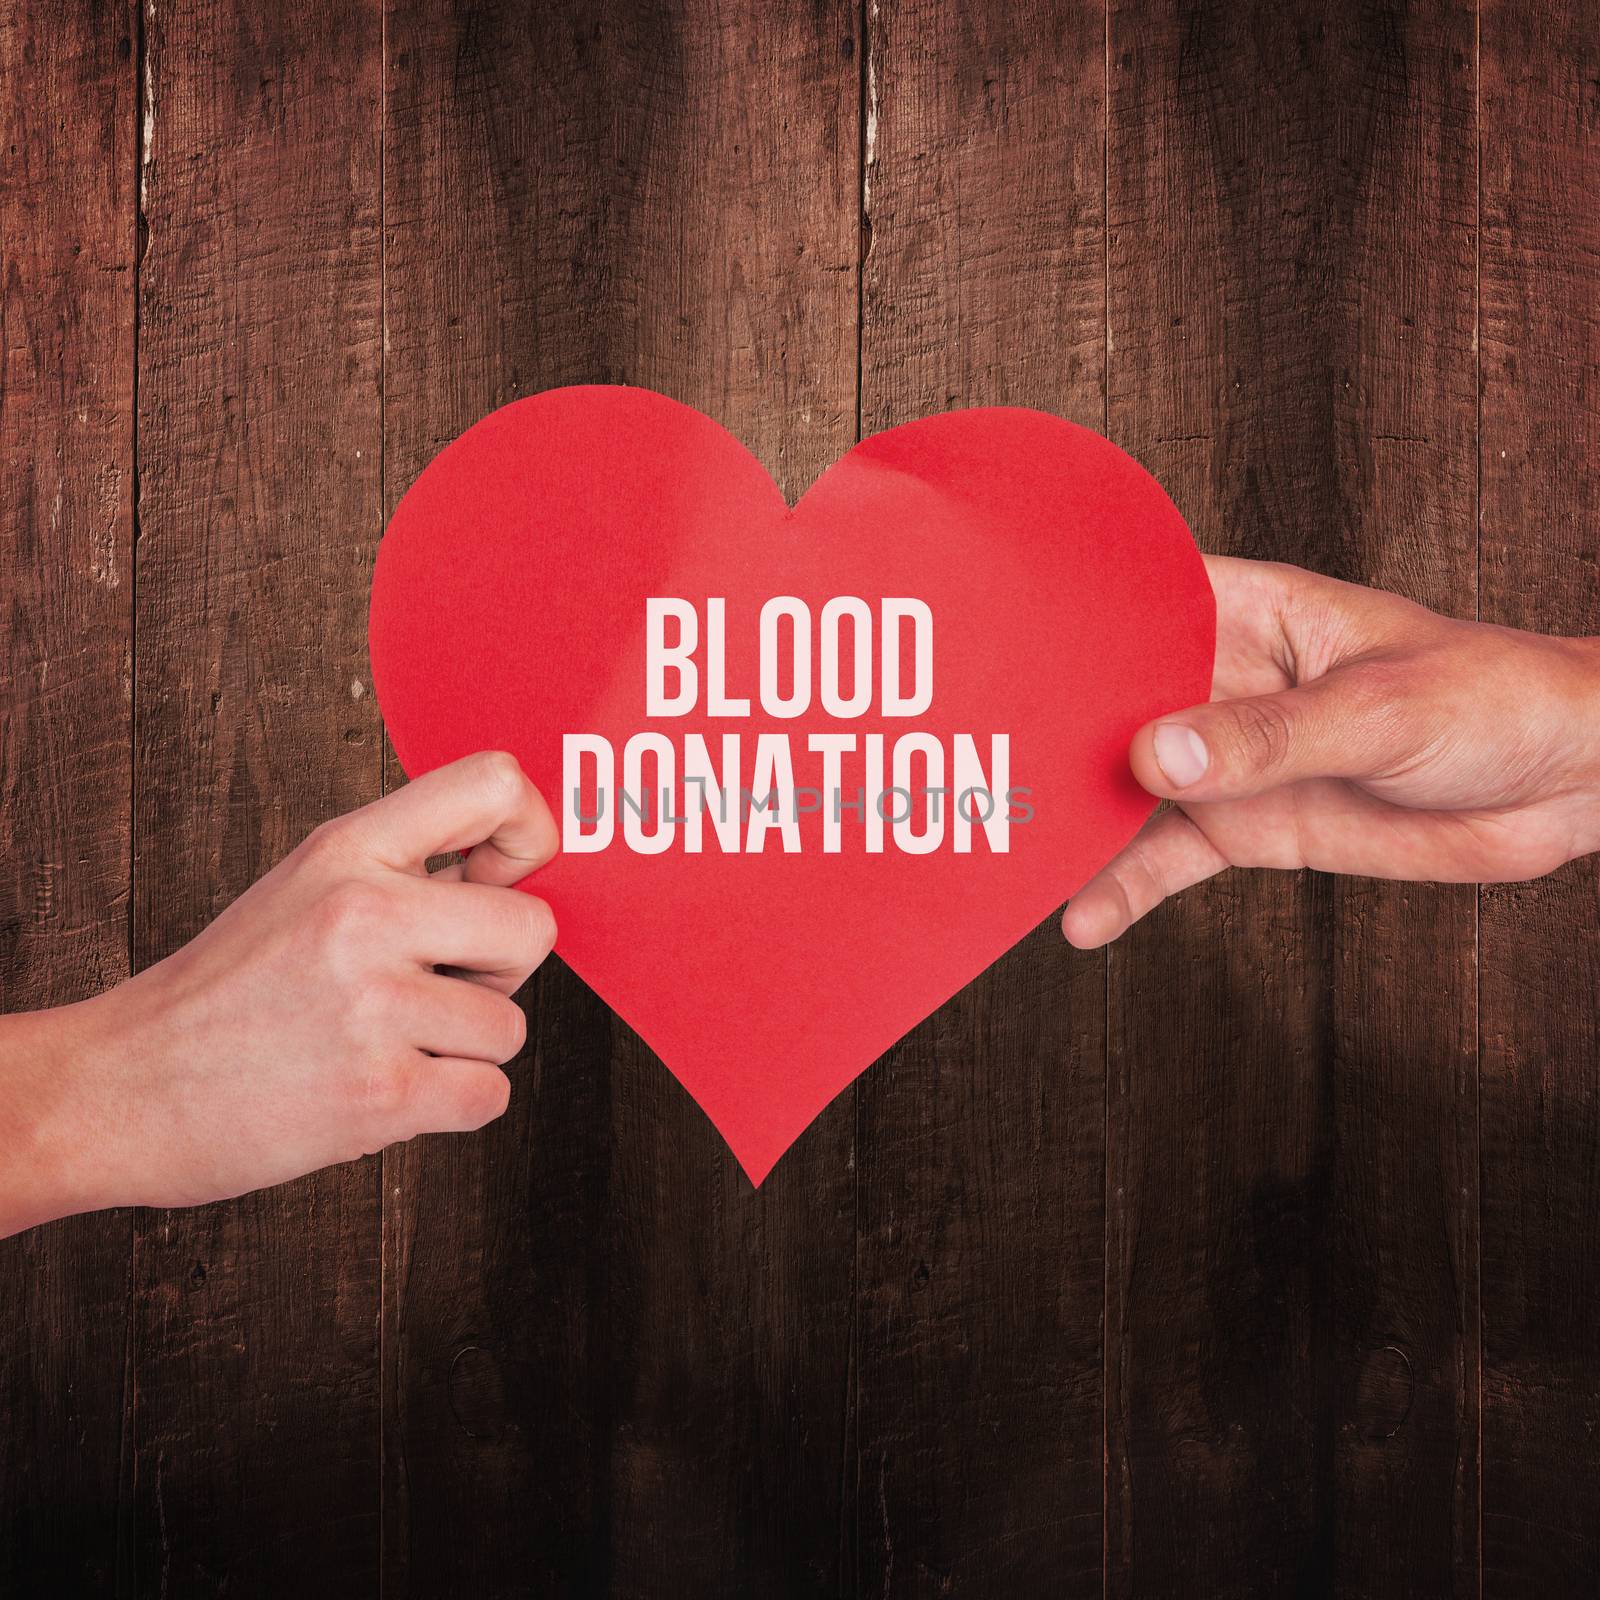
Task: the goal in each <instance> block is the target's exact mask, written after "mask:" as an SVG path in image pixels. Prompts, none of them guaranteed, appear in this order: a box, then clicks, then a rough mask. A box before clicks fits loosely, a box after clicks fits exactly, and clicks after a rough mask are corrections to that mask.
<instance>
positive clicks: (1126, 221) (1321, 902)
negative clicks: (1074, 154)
mask: <svg viewBox="0 0 1600 1600" xmlns="http://www.w3.org/2000/svg"><path fill="white" fill-rule="evenodd" d="M1108 69H1109V72H1110V77H1111V91H1110V92H1111V121H1110V133H1109V159H1108V169H1107V170H1108V186H1109V200H1108V212H1109V225H1108V226H1109V263H1108V264H1109V274H1108V282H1109V298H1110V325H1109V334H1108V340H1109V345H1110V350H1111V358H1110V404H1109V418H1110V431H1111V434H1112V437H1113V438H1116V439H1117V440H1118V441H1119V442H1121V443H1123V444H1124V445H1127V446H1128V447H1130V448H1132V449H1133V450H1134V451H1135V452H1136V453H1137V454H1138V455H1139V456H1140V458H1141V459H1142V460H1143V461H1144V462H1145V464H1146V465H1147V466H1149V467H1150V468H1151V470H1152V471H1154V472H1155V473H1156V474H1157V476H1158V477H1160V478H1161V479H1162V481H1163V482H1164V483H1165V484H1166V486H1167V488H1168V489H1169V490H1170V491H1171V492H1172V494H1173V495H1174V497H1175V498H1176V500H1177V502H1178V504H1179V505H1180V506H1181V507H1183V509H1184V510H1185V512H1186V513H1187V514H1188V516H1189V518H1190V520H1191V523H1192V525H1193V526H1194V528H1195V531H1196V533H1197V535H1198V537H1199V539H1200V541H1201V543H1202V545H1203V546H1204V547H1205V548H1207V549H1210V550H1218V551H1227V552H1230V553H1233V554H1238V555H1246V556H1254V557H1272V558H1277V559H1286V560H1291V561H1296V562H1299V563H1302V564H1304V565H1308V566H1312V567H1316V568H1318V569H1320V570H1323V571H1327V572H1332V573H1334V574H1336V575H1338V576H1342V577H1346V578H1351V579H1356V580H1359V581H1365V582H1371V583H1377V584H1381V585H1383V586H1386V587H1389V588H1394V589H1398V590H1401V591H1402V592H1405V593H1407V594H1410V595H1411V596H1413V597H1414V598H1417V599H1419V600H1422V601H1424V602H1426V603H1429V604H1432V605H1435V606H1439V607H1442V608H1444V609H1446V610H1453V611H1456V612H1458V613H1461V614H1466V615H1470V614H1471V613H1472V609H1473V604H1474V565H1475V552H1474V509H1475V507H1474V427H1475V406H1474V356H1473V333H1474V247H1473V230H1474V218H1475V146H1474V98H1475V84H1474V19H1473V16H1472V13H1471V11H1470V10H1469V9H1467V8H1466V7H1464V6H1462V5H1458V4H1455V3H1452V0H1429V3H1426V4H1423V5H1420V6H1410V7H1402V6H1392V5H1388V4H1384V3H1376V4H1364V5H1360V6H1356V7H1351V8H1323V7H1319V6H1314V5H1310V4H1305V5H1287V6H1283V5H1277V4H1266V3H1262V4H1251V5H1244V6H1229V5H1223V4H1220V3H1201V4H1196V5H1179V4H1173V3H1169V0H1116V3H1114V4H1113V7H1112V13H1111V27H1110V49H1109V52H1108ZM1473 960H1474V901H1473V895H1472V891H1471V890H1470V889H1466V888H1459V887H1456V888H1429V887H1423V886H1397V885H1382V884H1372V883H1357V882H1345V881H1335V880H1327V879H1315V878H1309V877H1300V878H1282V877H1276V878H1269V877H1266V876H1258V877H1252V878H1244V877H1228V878H1224V879H1223V880H1221V881H1219V882H1218V883H1216V884H1215V885H1213V886H1210V887H1208V888H1206V889H1204V890H1201V891H1199V892H1195V893H1191V894H1190V895H1188V896H1185V897H1184V898H1183V899H1182V900H1181V901H1179V902H1178V903H1175V904H1171V905H1169V906H1167V907H1166V908H1164V909H1163V910H1162V911H1161V912H1159V913H1158V914H1156V915H1155V916H1153V917H1152V918H1150V919H1149V922H1148V923H1147V924H1146V925H1145V926H1143V927H1141V928H1140V929H1138V930H1137V931H1136V932H1135V933H1134V934H1133V935H1131V936H1130V937H1129V939H1128V940H1126V941H1125V942H1124V944H1123V945H1121V946H1119V947H1118V948H1117V950H1116V952H1115V954H1114V955H1113V957H1112V966H1111V976H1112V1016H1111V1041H1112V1044H1111V1081H1110V1103H1111V1124H1110V1129H1111V1131H1110V1139H1109V1149H1108V1161H1109V1165H1110V1186H1109V1192H1110V1194H1111V1195H1112V1196H1113V1204H1112V1214H1111V1218H1110V1244H1109V1248H1108V1255H1109V1257H1110V1263H1109V1268H1108V1274H1107V1286H1108V1315H1107V1321H1108V1328H1107V1343H1108V1391H1107V1392H1108V1406H1107V1410H1108V1418H1107V1431H1108V1474H1109V1482H1108V1501H1107V1520H1108V1544H1109V1549H1108V1588H1109V1591H1110V1592H1111V1593H1113V1594H1119V1595H1132V1594H1135V1593H1137V1594H1140V1595H1164V1594H1173V1595H1180V1594H1181V1595H1186V1596H1187V1595H1191V1594H1195V1593H1206V1594H1212V1595H1219V1596H1223V1595H1242V1594H1253V1593H1279V1592H1289V1591H1291V1590H1293V1591H1294V1592H1297V1593H1302V1594H1335V1593H1341V1594H1342V1593H1348V1594H1371V1593H1386V1592H1394V1591H1395V1588H1396V1586H1399V1585H1404V1586H1405V1587H1406V1588H1407V1590H1408V1592H1411V1591H1415V1592H1426V1593H1429V1594H1449V1593H1460V1594H1468V1593H1472V1592H1474V1591H1475V1587H1476V1570H1475V1563H1476V1524H1475V1509H1476V1494H1477V1482H1476V1477H1477V1462H1476V1429H1477V1417H1476V1393H1477V1358H1478V1352H1477V1342H1476V1336H1475V1334H1476V1321H1477V1308H1476V1286H1475V1279H1476V1237H1475V1216H1476V1191H1475V1182H1476V1130H1475V1099H1474V1096H1475V1084H1474V1075H1473V1067H1474V1035H1473V1015H1474V1002H1475V996H1474V989H1473V983H1474V975H1473Z"/></svg>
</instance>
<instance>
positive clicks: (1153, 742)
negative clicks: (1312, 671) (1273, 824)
mask: <svg viewBox="0 0 1600 1600" xmlns="http://www.w3.org/2000/svg"><path fill="white" fill-rule="evenodd" d="M1395 710H1396V708H1395V707H1394V706H1393V705H1390V706H1387V707H1386V706H1383V705H1380V704H1378V703H1377V702H1376V701H1375V700H1374V699H1373V697H1372V696H1371V695H1370V694H1366V693H1364V692H1363V691H1362V689H1361V684H1360V678H1359V675H1358V674H1355V673H1350V672H1340V671H1335V672H1331V673H1329V674H1328V675H1327V676H1326V677H1322V678H1319V679H1317V680H1316V682H1314V683H1310V684H1307V685H1305V686H1304V687H1302V688H1298V689H1285V690H1283V691H1281V692H1280V693H1277V694H1260V695H1251V696H1248V697H1246V698H1243V699H1238V700H1217V701H1214V702H1212V703H1211V704H1210V705H1203V706H1191V707H1190V708H1189V709H1188V710H1187V711H1175V712H1173V713H1172V714H1171V715H1170V716H1166V717H1161V718H1159V719H1158V720H1156V721H1155V722H1151V723H1147V724H1146V725H1145V726H1144V727H1143V728H1141V729H1140V730H1139V731H1138V733H1136V734H1135V735H1134V738H1133V744H1132V747H1131V748H1130V750H1129V752H1128V759H1129V762H1130V764H1131V765H1132V767H1133V773H1134V776H1135V777H1136V778H1137V779H1138V780H1139V782H1140V783H1142V784H1143V785H1144V787H1145V788H1146V789H1148V790H1149V791H1150V793H1151V794H1154V795H1160V796H1161V797H1162V798H1163V799H1168V800H1177V799H1182V800H1184V801H1209V800H1242V799H1246V798H1248V797H1249V796H1251V795H1256V794H1262V793H1264V792H1265V791H1267V790H1268V789H1276V788H1279V787H1281V786H1282V785H1283V784H1286V783H1298V782H1300V781H1301V780H1303V779H1306V778H1366V777H1373V776H1376V775H1377V774H1378V773H1379V772H1381V771H1382V770H1383V769H1384V768H1385V767H1387V766H1391V765H1393V764H1394V762H1395V760H1396V757H1397V753H1398V751H1399V742H1400V738H1401V733H1402V729H1401V727H1400V724H1399V720H1398V718H1397V716H1396V715H1395Z"/></svg>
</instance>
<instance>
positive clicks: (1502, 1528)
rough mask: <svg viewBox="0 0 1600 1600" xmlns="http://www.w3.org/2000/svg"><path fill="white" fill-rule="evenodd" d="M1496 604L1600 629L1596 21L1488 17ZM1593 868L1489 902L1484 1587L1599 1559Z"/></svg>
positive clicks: (1542, 1577) (1589, 17)
mask: <svg viewBox="0 0 1600 1600" xmlns="http://www.w3.org/2000/svg"><path fill="white" fill-rule="evenodd" d="M1482 52H1483V66H1482V71H1483V242H1482V272H1481V286H1482V346H1481V350H1482V367H1483V379H1482V396H1483V399H1482V406H1483V412H1482V416H1483V428H1482V442H1481V450H1482V454H1481V460H1482V473H1483V478H1482V497H1483V499H1482V553H1483V570H1482V581H1481V594H1482V605H1483V616H1484V617H1485V619H1486V620H1489V621H1493V622H1501V623H1507V624H1510V625H1513V626H1516V627H1524V628H1534V629H1537V630H1539V631H1541V632H1559V633H1571V634H1596V633H1600V585H1597V584H1596V581H1595V568H1596V562H1597V561H1600V383H1597V371H1600V120H1597V117H1596V104H1597V101H1596V96H1597V94H1600V90H1597V88H1596V62H1597V61H1600V13H1597V12H1596V11H1595V9H1594V8H1593V7H1590V6H1582V5H1538V6H1534V5H1522V6H1517V5H1506V4H1502V3H1497V0H1490V3H1488V4H1486V5H1485V7H1484V13H1483V20H1482ZM1595 907H1596V878H1595V862H1594V861H1593V860H1592V859H1590V860H1587V861H1582V862H1578V863H1575V864H1574V865H1573V866H1571V867H1569V868H1567V869H1566V870H1565V871H1563V872H1559V873H1556V874H1555V875H1554V876H1552V877H1550V878H1546V879H1544V880H1542V881H1540V882H1538V883H1532V884H1519V885H1509V886H1505V887H1500V888H1486V889H1485V890H1484V892H1483V900H1482V980H1481V981H1482V987H1483V1012H1482V1015H1483V1022H1482V1030H1483V1033H1482V1040H1483V1042H1482V1071H1483V1365H1484V1373H1483V1377H1484V1383H1483V1450H1484V1473H1483V1570H1484V1588H1483V1592H1484V1594H1485V1595H1486V1596H1493V1597H1495V1600H1501V1597H1506V1596H1529V1597H1532V1596H1543V1595H1555V1594H1579V1593H1586V1592H1592V1591H1593V1589H1594V1586H1595V1583H1596V1579H1597V1574H1600V1470H1597V1455H1596V1440H1597V1439H1600V1382H1597V1378H1596V1371H1597V1360H1600V1355H1597V1352H1600V1229H1597V1228H1596V1226H1595V1215H1596V1196H1597V1195H1600V1015H1597V1008H1596V1004H1595V996H1596V995H1597V994H1600V928H1597V923H1596V911H1595Z"/></svg>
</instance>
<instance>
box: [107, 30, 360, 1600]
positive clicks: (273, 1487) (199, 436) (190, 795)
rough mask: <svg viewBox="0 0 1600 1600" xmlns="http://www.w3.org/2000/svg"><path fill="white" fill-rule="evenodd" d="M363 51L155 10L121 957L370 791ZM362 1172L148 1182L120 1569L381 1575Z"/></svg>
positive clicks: (345, 36)
mask: <svg viewBox="0 0 1600 1600" xmlns="http://www.w3.org/2000/svg"><path fill="white" fill-rule="evenodd" d="M380 55H381V46H380V26H379V17H378V14H377V11H376V8H375V7H373V6H370V5H361V4H349V5H343V4H340V5H330V6H315V7H303V6H302V7H295V6H291V7H288V8H280V7H266V8H262V7H259V6H252V5H246V4H234V3H231V0H224V3H218V4H210V5H206V6H203V7H198V8H184V7H167V6H155V7H152V8H151V9H150V10H149V12H148V14H147V18H146V30H145V65H146V85H147V87H146V97H145V127H146V136H145V168H144V221H145V225H146V228H147V230H148V242H147V249H146V254H145V257H144V262H143V269H142V275H141V293H140V313H141V314H140V335H139V466H140V530H141V537H140V543H139V547H138V563H137V594H138V615H137V651H136V657H135V679H136V725H135V733H136V749H137V763H136V789H135V813H134V826H135V834H134V837H135V866H134V880H133V882H134V955H135V960H136V963H137V964H138V965H141V966H142V965H144V964H146V963H148V962H150V961H152V960H155V959H158V958H159V957H161V956H163V955H165V954H166V953H167V952H168V951H169V950H171V949H172V948H174V947H175V946H176V945H178V944H180V943H181V942H182V941H184V940H185V939H187V938H189V937H191V936H192V935H193V934H195V933H196V932H197V931H198V930H199V929H200V928H201V927H202V926H203V925H204V923H205V922H207V921H208V920H209V919H210V918H211V917H212V916H214V915H215V914H216V913H217V912H218V911H220V910H221V909H222V907H223V906H224V905H226V904H227V903H228V901H229V900H230V899H232V898H233V897H234V896H236V895H237V894H239V893H240V892H241V891H242V890H244V889H245V888H246V887H247V886H248V885H249V884H250V883H251V882H252V881H253V880H254V879H255V878H256V877H258V876H259V875H260V873H261V872H263V871H264V870H265V869H266V868H267V867H269V866H271V865H272V864H273V862H275V861H276V860H278V859H279V858H280V857H281V856H283V855H284V854H285V853H286V852H287V851H288V850H289V849H290V848H291V847H292V846H293V845H294V844H296V843H297V842H298V840H299V839H300V838H301V837H302V836H303V835H304V833H305V832H306V831H307V830H308V829H309V828H311V827H312V826H313V825H314V824H315V823H317V822H318V821H320V820H322V819H324V818H326V817H329V816H332V815H335V814H336V813H338V812H340V811H343V810H345V809H347V808H349V807H350V806H352V805H354V804H357V803H359V802H362V801H365V800H369V799H371V798H373V797H374V796H375V794H376V793H377V792H378V787H379V781H380V770H381V768H380V763H381V744H380V740H379V730H378V722H377V717H376V713H375V709H374V705H373V701H372V698H371V695H370V692H369V689H370V684H369V681H368V679H367V675H366V672H367V669H366V589H367V579H368V574H369V570H370V562H371V558H372V555H373V552H374V551H375V549H376V546H377V537H378V533H379V529H380V524H381V515H382V504H381V497H380V483H379V451H380V448H381V444H382V436H381V429H380V416H379V386H378V379H379V362H380V354H381V345H380V329H379V290H380V271H379V267H380V263H379V255H380V251H379V230H378V218H379V160H378V152H379V120H378V113H379V85H380ZM306 981H307V983H315V982H316V981H317V980H316V974H315V973H308V974H307V976H306ZM230 1067H231V1064H230V1063H228V1062H218V1063H217V1068H218V1070H219V1071H227V1070H230ZM378 1184H379V1169H378V1165H377V1163H376V1162H365V1163H362V1164H360V1165H359V1166H354V1167H345V1168H337V1169H333V1170H330V1171H327V1172H323V1173H319V1174H317V1175H316V1176H314V1177H312V1178H309V1179H307V1180H305V1181H303V1182H300V1183H296V1184H291V1185H289V1186H286V1187H284V1188H280V1189H274V1190H270V1191H267V1192H265V1193H261V1194H256V1195H251V1196H248V1197H246V1198H244V1199H242V1200H239V1201H237V1202H234V1203H230V1204H224V1205H217V1206H209V1207H206V1208H204V1209H202V1210H199V1211H192V1212H170V1213H159V1212H156V1213H148V1214H141V1218H140V1223H139V1229H138V1239H137V1247H136V1263H135V1276H136V1303H135V1359H136V1365H137V1386H138V1391H137V1404H136V1408H135V1412H134V1417H133V1429H134V1435H133V1436H134V1440H135V1448H136V1453H137V1461H136V1471H137V1486H136V1487H137V1494H136V1512H137V1516H138V1534H137V1546H138V1548H137V1555H138V1579H139V1585H140V1589H141V1592H149V1593H157V1592H159V1593H161V1594H163V1595H183V1594H195V1595H215V1594H217V1593H219V1592H226V1593H228V1594H230V1595H243V1594H261V1595H283V1594H286V1593H293V1594H324V1593H326V1594H352V1593H370V1592H372V1591H373V1589H374V1588H375V1586H376V1582H377V1573H378V1538H379V1471H378V1463H379V1415H378V1373H377V1365H378V1313H379V1285H378V1274H379V1247H380V1197H379V1189H378Z"/></svg>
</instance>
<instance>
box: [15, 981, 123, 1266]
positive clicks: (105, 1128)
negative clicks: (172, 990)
mask: <svg viewBox="0 0 1600 1600" xmlns="http://www.w3.org/2000/svg"><path fill="white" fill-rule="evenodd" d="M109 999H110V996H99V997H97V998H96V999H94V1000H86V1001H81V1002H79V1003H77V1004H75V1005H67V1006H58V1007H56V1008H54V1009H53V1010H49V1011H33V1012H23V1013H21V1014H18V1015H14V1016H0V1148H4V1150H5V1152H6V1160H5V1164H4V1169H3V1171H0V1238H3V1237H6V1236H7V1235H10V1234H13V1233H19V1232H21V1231H22V1230H23V1229H25V1228H31V1227H34V1226H36V1225H37V1224H38V1223H41V1222H50V1221H53V1220H54V1219H56V1218H57V1217H67V1216H73V1215H76V1214H77V1213H78V1212H82V1211H96V1210H101V1209H103V1208H105V1207H108V1206H114V1205H120V1204H124V1203H125V1199H124V1197H122V1196H121V1195H120V1194H118V1193H117V1192H116V1185H115V1182H114V1180H113V1179H112V1176H111V1174H112V1167H111V1164H110V1163H109V1162H108V1161H106V1160H105V1159H104V1158H105V1156H106V1154H107V1152H108V1150H109V1147H110V1136H111V1133H112V1129H113V1126H114V1123H115V1121H116V1119H115V1117H114V1116H112V1115H111V1114H110V1113H109V1108H106V1107H102V1106H100V1105H98V1104H97V1103H96V1101H97V1097H96V1096H95V1094H94V1092H93V1084H94V1083H95V1081H97V1079H98V1078H99V1077H100V1072H99V1070H98V1069H100V1068H102V1067H103V1066H104V1065H105V1054H106V1052H107V1051H108V1050H109V1049H110V1048H111V1040H112V1035H111V1033H110V1032H109V1031H108V1030H107V1029H106V1028H105V1027H103V1023H104V1022H105V1020H106V1019H105V1016H104V1013H105V1011H106V1009H107V1007H106V1002H107V1001H108V1000H109Z"/></svg>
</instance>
